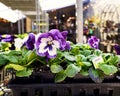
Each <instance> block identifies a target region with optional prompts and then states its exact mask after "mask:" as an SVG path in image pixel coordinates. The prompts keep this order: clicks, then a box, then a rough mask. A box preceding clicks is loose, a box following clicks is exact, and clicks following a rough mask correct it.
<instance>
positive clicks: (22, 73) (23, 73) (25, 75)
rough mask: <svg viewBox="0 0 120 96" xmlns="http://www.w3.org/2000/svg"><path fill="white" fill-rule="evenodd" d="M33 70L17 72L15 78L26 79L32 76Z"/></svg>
mask: <svg viewBox="0 0 120 96" xmlns="http://www.w3.org/2000/svg"><path fill="white" fill-rule="evenodd" d="M32 72H33V70H32V69H26V68H25V69H24V70H22V71H17V72H16V76H18V77H28V76H30V75H31V74H32Z"/></svg>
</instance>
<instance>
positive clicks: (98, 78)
mask: <svg viewBox="0 0 120 96" xmlns="http://www.w3.org/2000/svg"><path fill="white" fill-rule="evenodd" d="M89 76H90V78H91V79H92V80H93V81H94V82H96V83H101V82H102V81H103V74H102V73H101V72H100V71H99V70H96V69H93V68H90V69H89Z"/></svg>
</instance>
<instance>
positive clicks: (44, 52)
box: [36, 29, 70, 58]
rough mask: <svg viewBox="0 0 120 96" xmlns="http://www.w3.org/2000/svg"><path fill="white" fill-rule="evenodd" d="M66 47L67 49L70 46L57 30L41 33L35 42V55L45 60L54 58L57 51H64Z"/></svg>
mask: <svg viewBox="0 0 120 96" xmlns="http://www.w3.org/2000/svg"><path fill="white" fill-rule="evenodd" d="M67 46H68V47H69V46H70V45H69V44H68V43H67V42H66V40H65V38H64V36H63V35H62V34H61V32H60V31H59V30H57V29H53V30H50V31H49V32H47V33H42V34H41V35H40V36H39V37H38V39H37V41H36V51H37V54H38V55H39V56H43V57H47V58H55V57H56V55H57V49H62V50H65V49H67V48H66V47H67ZM69 48H70V47H69Z"/></svg>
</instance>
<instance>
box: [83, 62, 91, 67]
mask: <svg viewBox="0 0 120 96" xmlns="http://www.w3.org/2000/svg"><path fill="white" fill-rule="evenodd" d="M82 63H83V64H84V65H86V66H88V67H89V66H91V65H92V63H91V62H82Z"/></svg>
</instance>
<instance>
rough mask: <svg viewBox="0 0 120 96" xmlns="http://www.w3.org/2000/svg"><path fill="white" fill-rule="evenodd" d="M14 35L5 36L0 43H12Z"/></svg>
mask: <svg viewBox="0 0 120 96" xmlns="http://www.w3.org/2000/svg"><path fill="white" fill-rule="evenodd" d="M14 38H15V36H14V35H6V37H2V40H1V42H11V43H12V42H14Z"/></svg>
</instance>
